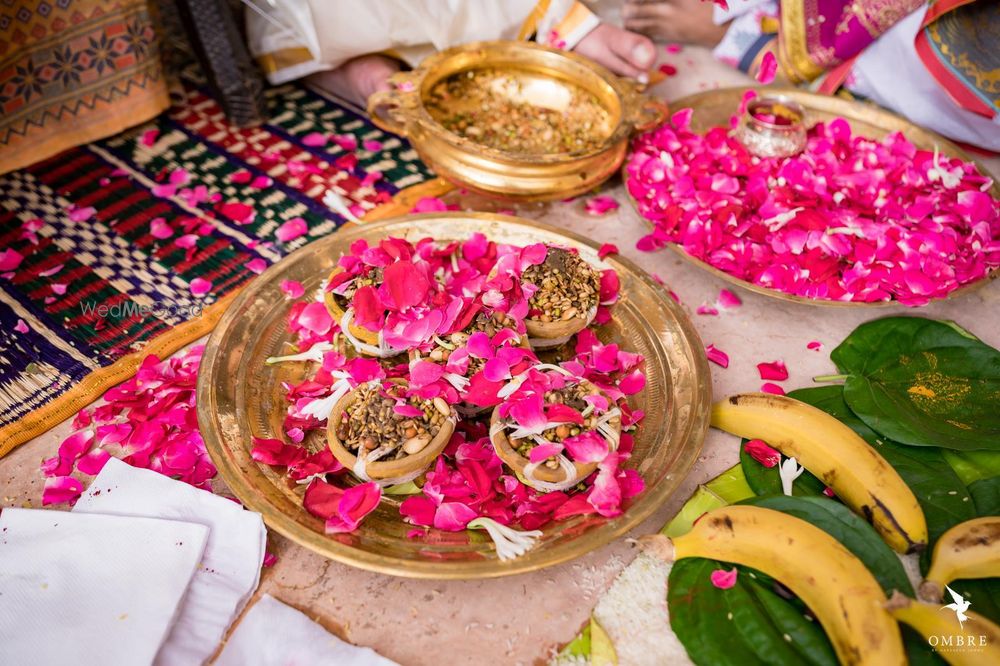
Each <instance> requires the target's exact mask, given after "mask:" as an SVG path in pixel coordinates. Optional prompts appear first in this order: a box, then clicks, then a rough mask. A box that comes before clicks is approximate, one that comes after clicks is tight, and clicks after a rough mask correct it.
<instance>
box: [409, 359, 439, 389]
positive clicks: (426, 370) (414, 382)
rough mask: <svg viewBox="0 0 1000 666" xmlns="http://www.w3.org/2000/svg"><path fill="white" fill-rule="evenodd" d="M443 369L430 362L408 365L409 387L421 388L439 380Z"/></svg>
mask: <svg viewBox="0 0 1000 666" xmlns="http://www.w3.org/2000/svg"><path fill="white" fill-rule="evenodd" d="M442 375H444V368H443V367H442V366H440V365H438V364H437V363H431V362H430V361H417V362H416V363H413V364H412V365H410V386H411V387H413V388H421V387H424V386H427V385H428V384H433V383H434V382H436V381H438V380H439V379H441V377H442Z"/></svg>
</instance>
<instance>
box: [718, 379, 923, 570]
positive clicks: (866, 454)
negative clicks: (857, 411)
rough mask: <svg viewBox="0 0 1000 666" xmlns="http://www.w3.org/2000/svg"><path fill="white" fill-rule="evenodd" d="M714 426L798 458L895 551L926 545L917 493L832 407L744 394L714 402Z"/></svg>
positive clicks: (921, 547)
mask: <svg viewBox="0 0 1000 666" xmlns="http://www.w3.org/2000/svg"><path fill="white" fill-rule="evenodd" d="M712 425H713V426H715V427H716V428H719V429H720V430H725V431H726V432H730V433H733V434H734V435H739V436H741V437H746V438H747V439H762V440H764V441H765V442H767V443H768V444H770V445H771V446H773V447H774V448H776V449H777V450H778V451H781V453H783V454H785V455H786V456H788V457H790V458H792V457H794V458H795V459H796V460H797V461H798V462H799V464H800V465H802V466H803V467H805V468H806V469H807V470H809V471H810V472H812V473H813V474H815V475H816V476H818V477H819V478H820V479H821V480H822V481H823V482H824V483H826V485H828V486H830V487H831V488H833V492H834V493H836V494H837V497H839V498H840V499H841V500H842V501H843V502H844V503H845V504H847V505H848V506H849V507H851V509H853V510H854V512H855V513H857V514H859V515H860V516H862V517H864V518H865V520H868V521H869V522H871V524H872V525H873V526H874V527H875V529H876V531H878V533H879V534H880V535H881V536H882V539H883V540H884V541H885V542H886V543H887V544H889V546H891V547H892V548H893V549H894V550H896V551H898V552H900V553H911V552H915V551H918V550H922V549H923V548H925V547H926V545H927V521H926V520H925V519H924V512H923V510H921V508H920V505H919V504H918V503H917V498H916V497H914V495H913V492H912V491H910V489H909V487H908V486H907V485H906V483H904V482H903V479H901V478H900V477H899V474H897V473H896V470H894V469H893V468H892V466H891V465H890V464H889V463H888V462H886V460H885V458H883V457H882V456H881V455H879V454H878V452H877V451H876V450H875V449H873V448H872V447H871V446H869V445H868V443H867V442H866V441H865V440H863V439H861V438H860V437H859V436H858V435H857V434H856V433H855V432H854V431H853V430H851V429H850V428H848V427H847V426H846V425H844V424H843V423H841V422H840V421H838V420H837V419H835V418H834V417H832V416H830V415H829V414H827V413H826V412H824V411H822V410H820V409H817V408H815V407H813V406H812V405H807V404H806V403H804V402H800V401H798V400H794V399H792V398H788V397H786V396H782V395H771V394H768V393H741V394H739V395H734V396H730V397H729V398H727V399H725V400H721V401H719V402H717V403H715V405H713V407H712Z"/></svg>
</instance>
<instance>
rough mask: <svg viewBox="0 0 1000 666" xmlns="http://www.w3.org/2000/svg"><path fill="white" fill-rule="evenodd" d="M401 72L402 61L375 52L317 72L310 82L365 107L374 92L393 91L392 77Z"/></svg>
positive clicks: (310, 78)
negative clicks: (390, 80) (390, 85)
mask: <svg viewBox="0 0 1000 666" xmlns="http://www.w3.org/2000/svg"><path fill="white" fill-rule="evenodd" d="M398 71H399V61H398V60H394V59H392V58H389V57H386V56H384V55H378V54H374V53H373V54H370V55H363V56H358V57H357V58H354V59H352V60H348V61H347V62H345V63H344V64H343V65H341V66H340V67H338V68H336V69H331V70H327V71H325V72H317V73H315V74H313V75H311V76H310V77H309V82H310V83H312V84H313V85H316V86H318V87H320V88H323V89H324V90H328V91H329V92H332V93H333V94H335V95H338V96H340V97H343V98H344V99H346V100H347V101H349V102H353V103H355V104H357V105H358V106H361V107H364V106H365V103H366V102H367V101H368V98H369V97H370V96H371V95H372V94H373V93H376V92H378V91H379V90H388V89H389V77H390V76H392V75H393V74H395V73H396V72H398Z"/></svg>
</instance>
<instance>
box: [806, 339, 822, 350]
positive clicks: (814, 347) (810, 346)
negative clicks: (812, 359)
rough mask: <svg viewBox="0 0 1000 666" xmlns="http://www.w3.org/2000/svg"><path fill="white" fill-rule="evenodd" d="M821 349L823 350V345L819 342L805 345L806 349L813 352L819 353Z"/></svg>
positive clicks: (813, 341) (815, 341)
mask: <svg viewBox="0 0 1000 666" xmlns="http://www.w3.org/2000/svg"><path fill="white" fill-rule="evenodd" d="M822 348H823V343H822V342H820V341H819V340H812V341H811V342H808V343H806V349H811V350H813V351H819V350H821V349H822Z"/></svg>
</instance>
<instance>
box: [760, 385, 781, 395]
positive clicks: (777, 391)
mask: <svg viewBox="0 0 1000 666" xmlns="http://www.w3.org/2000/svg"><path fill="white" fill-rule="evenodd" d="M760 390H761V391H763V392H764V393H773V394H774V395H785V389H783V388H781V387H780V386H778V385H777V384H772V383H771V382H765V383H763V384H761V385H760Z"/></svg>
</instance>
